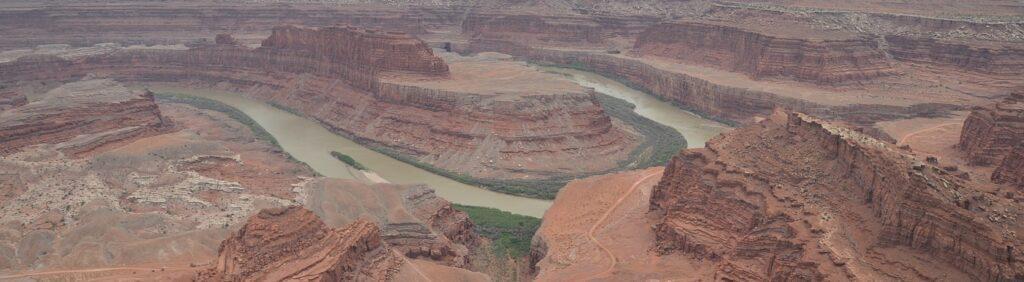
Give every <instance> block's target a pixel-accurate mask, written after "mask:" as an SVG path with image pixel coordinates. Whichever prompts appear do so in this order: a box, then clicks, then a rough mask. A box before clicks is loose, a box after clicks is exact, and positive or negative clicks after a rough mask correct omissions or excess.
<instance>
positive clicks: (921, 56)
mask: <svg viewBox="0 0 1024 282" xmlns="http://www.w3.org/2000/svg"><path fill="white" fill-rule="evenodd" d="M885 40H886V41H887V42H888V45H889V54H892V57H893V58H894V59H897V60H900V61H906V62H912V63H920V64H927V65H933V66H943V67H952V68H954V69H957V70H963V71H971V72H978V73H982V74H986V75H995V76H1003V77H1007V78H1012V77H1020V76H1022V75H1024V45H1021V44H1016V45H1011V44H1005V45H1000V44H993V45H992V46H985V45H980V46H979V45H969V44H964V43H954V42H947V41H940V40H936V39H934V38H914V37H907V36H898V35H890V36H886V37H885Z"/></svg>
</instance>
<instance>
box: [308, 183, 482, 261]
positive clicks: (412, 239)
mask: <svg viewBox="0 0 1024 282" xmlns="http://www.w3.org/2000/svg"><path fill="white" fill-rule="evenodd" d="M299 191H300V192H299V193H300V196H299V199H301V200H300V203H302V205H303V206H304V207H306V208H307V209H309V210H311V211H313V213H315V214H316V215H318V216H320V218H322V219H323V220H324V222H325V223H326V224H327V225H328V226H330V227H335V228H337V227H342V226H345V225H348V224H351V223H353V222H355V221H358V220H359V219H372V220H374V221H375V222H377V224H378V225H379V226H380V228H381V233H382V235H381V236H382V237H383V238H384V241H385V242H387V243H388V245H389V246H390V247H391V248H392V249H394V250H395V251H397V252H399V253H401V254H403V255H405V256H407V257H410V258H419V259H425V260H431V261H434V262H437V263H440V264H444V265H448V266H454V267H461V268H468V267H470V261H469V254H470V252H471V251H472V250H473V249H474V248H476V247H477V246H478V245H480V237H479V236H478V235H477V234H476V232H474V231H473V227H474V225H473V222H472V221H470V220H469V216H468V215H467V214H466V213H464V212H461V211H458V210H455V209H454V208H452V204H451V203H450V202H448V201H446V200H444V199H442V198H440V197H438V196H437V195H436V194H434V190H432V189H430V188H428V187H426V186H424V185H416V186H410V185H396V184H372V185H369V184H364V183H360V182H357V181H352V180H341V179H317V180H312V181H310V182H309V183H307V184H306V185H305V186H304V187H302V188H301V189H299Z"/></svg>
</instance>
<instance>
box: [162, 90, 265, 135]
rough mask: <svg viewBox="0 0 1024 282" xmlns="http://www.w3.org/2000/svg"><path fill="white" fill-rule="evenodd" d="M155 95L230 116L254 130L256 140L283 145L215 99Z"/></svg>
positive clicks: (234, 110) (171, 94)
mask: <svg viewBox="0 0 1024 282" xmlns="http://www.w3.org/2000/svg"><path fill="white" fill-rule="evenodd" d="M153 95H154V97H156V98H157V99H158V100H161V101H165V102H171V103H181V104H187V105H190V106H192V107H195V108H198V109H203V110H212V111H218V112H221V113H224V114H226V115H228V117H230V118H231V119H234V120H236V121H238V122H240V123H242V124H243V125H245V126H247V127H249V130H252V133H253V135H256V138H258V139H262V140H264V141H267V142H268V143H270V144H273V145H274V146H275V147H281V144H278V143H277V139H276V138H274V135H270V132H267V130H266V129H263V127H262V126H260V124H259V123H256V121H254V120H252V118H250V117H249V115H246V114H245V113H243V112H242V111H239V110H238V109H236V108H235V107H232V106H229V105H227V104H224V103H221V102H219V101H216V100H213V99H207V98H203V97H196V96H189V95H185V94H178V93H155V94H153Z"/></svg>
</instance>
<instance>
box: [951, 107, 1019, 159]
mask: <svg viewBox="0 0 1024 282" xmlns="http://www.w3.org/2000/svg"><path fill="white" fill-rule="evenodd" d="M1022 142H1024V94H1013V95H1011V96H1010V97H1009V98H1007V99H1005V100H1003V101H1002V102H1000V103H996V104H993V105H988V106H981V107H976V108H974V110H972V111H971V114H970V115H968V116H967V120H965V121H964V128H963V131H961V134H960V143H959V144H957V148H958V149H959V150H960V151H962V152H964V153H965V154H966V158H967V160H968V161H969V162H970V163H971V164H976V165H998V164H999V163H1000V162H1002V161H1003V159H1004V158H1006V156H1008V155H1010V151H1011V150H1013V148H1014V146H1017V145H1019V144H1022Z"/></svg>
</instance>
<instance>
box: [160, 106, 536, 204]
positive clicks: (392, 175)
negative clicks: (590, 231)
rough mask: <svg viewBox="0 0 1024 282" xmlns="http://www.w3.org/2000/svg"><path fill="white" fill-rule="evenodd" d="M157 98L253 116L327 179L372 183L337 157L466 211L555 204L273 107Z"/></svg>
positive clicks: (285, 146) (294, 153)
mask: <svg viewBox="0 0 1024 282" xmlns="http://www.w3.org/2000/svg"><path fill="white" fill-rule="evenodd" d="M150 89H151V90H153V91H154V92H173V93H180V94H186V95H194V96H199V97H204V98H209V99H213V100H217V101H220V102H222V103H224V104H228V105H231V106H232V107H235V108H237V109H238V110H240V111H242V112H244V113H245V114H247V115H249V117H251V118H252V119H253V120H255V121H256V122H257V123H259V124H260V126H262V127H263V128H264V129H266V130H267V132H269V133H270V134H271V135H274V138H276V139H277V141H278V143H280V144H281V147H282V148H283V149H284V150H285V151H287V152H288V153H289V154H291V155H292V156H293V157H295V158H296V159H298V160H300V161H303V162H305V163H307V164H309V166H310V167H312V168H313V169H314V170H316V171H317V172H319V173H320V174H323V175H324V176H328V177H336V178H345V179H357V180H363V181H367V182H372V179H370V178H372V177H373V176H372V175H371V176H369V177H370V178H368V176H367V175H364V174H363V173H361V172H359V171H358V170H356V169H353V168H351V167H349V166H347V165H345V163H343V162H341V161H338V160H337V159H335V158H334V157H332V156H331V155H330V152H331V151H338V152H341V153H344V154H346V155H349V156H352V158H354V159H356V160H357V161H358V162H359V163H361V164H363V165H364V166H366V167H367V168H369V169H370V170H371V171H373V172H375V173H376V174H377V175H379V176H380V177H382V178H384V179H385V180H387V181H389V182H392V183H399V184H417V183H424V184H427V185H429V186H430V187H431V188H434V190H435V191H437V194H438V195H439V196H441V197H443V198H445V199H447V200H448V201H451V202H453V203H458V204H463V205H473V206H482V207H491V208H496V209H500V210H504V211H508V212H512V213H516V214H522V215H528V216H534V217H541V216H543V215H544V211H545V210H547V209H548V207H550V206H551V201H546V200H538V199H531V198H524V197H516V196H511V195H507V194H501V193H497V192H493V191H490V190H485V189H482V188H479V187H475V186H470V185H466V184H463V183H459V182H456V181H455V180H451V179H449V178H445V177H443V176H440V175H436V174H433V173H431V172H428V171H426V170H422V169H419V168H417V167H414V166H412V165H409V164H407V163H404V162H401V161H398V160H396V159H393V158H391V157H388V156H386V155H383V154H381V153H377V152H376V151H373V150H370V149H368V148H366V147H363V146H362V145H359V144H357V143H355V142H353V141H351V140H349V139H346V138H344V137H341V136H339V135H337V134H334V133H332V132H330V131H328V130H327V129H326V128H324V127H323V126H321V125H320V124H319V123H317V122H314V121H312V120H309V119H306V118H304V117H301V116H297V115H294V114H292V113H289V112H286V111H283V110H281V109H278V108H275V107H272V106H270V105H268V104H266V103H263V102H261V101H258V100H254V99H251V98H246V97H245V96H242V95H238V94H232V93H225V92H217V91H209V90H195V89H178V88H160V87H151V88H150Z"/></svg>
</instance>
